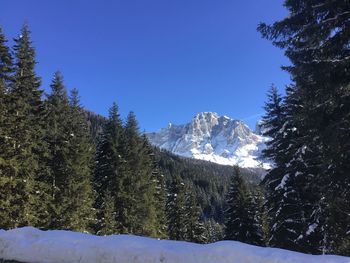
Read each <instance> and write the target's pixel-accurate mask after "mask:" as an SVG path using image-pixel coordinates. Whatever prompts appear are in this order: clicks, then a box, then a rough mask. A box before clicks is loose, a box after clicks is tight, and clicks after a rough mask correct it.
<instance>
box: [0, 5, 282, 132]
mask: <svg viewBox="0 0 350 263" xmlns="http://www.w3.org/2000/svg"><path fill="white" fill-rule="evenodd" d="M282 2H283V1H282V0H239V1H235V0H215V1H214V0H172V1H170V0H35V1H28V0H17V1H13V0H1V2H0V26H1V27H2V28H3V30H4V31H5V34H6V36H7V38H9V39H12V38H13V37H15V36H17V35H18V33H19V30H20V28H21V26H22V24H23V23H24V22H27V23H28V24H29V26H30V29H31V31H32V39H33V42H34V45H35V47H36V50H37V60H38V62H39V63H38V65H37V73H38V74H39V75H40V76H41V77H42V78H43V87H44V88H45V89H46V90H47V87H48V86H49V84H50V80H51V78H52V74H53V73H54V72H55V71H56V70H60V71H61V72H62V73H63V75H64V77H65V83H66V86H67V87H68V88H72V87H77V88H78V89H79V91H80V95H81V98H82V103H83V105H84V106H85V107H86V108H88V109H90V110H92V111H94V112H96V113H99V114H102V115H106V114H107V109H108V107H109V106H110V105H111V104H112V102H113V101H116V102H117V103H118V104H119V106H120V111H121V114H122V116H124V117H125V115H126V114H127V112H128V111H130V110H133V111H134V112H135V113H136V115H137V117H138V120H139V122H140V127H141V129H142V130H144V129H145V130H147V131H155V130H157V129H159V128H161V127H164V126H166V125H167V123H168V122H170V121H171V122H173V123H175V124H181V123H185V122H188V121H189V120H190V119H191V118H192V116H193V115H195V114H196V113H198V112H201V111H215V112H218V113H219V114H223V115H228V116H230V117H233V118H237V119H243V120H245V121H246V122H247V123H248V124H249V125H250V126H251V127H254V124H255V122H256V120H257V119H258V116H257V115H258V114H260V113H261V112H262V106H263V104H264V101H265V99H266V96H265V94H266V91H267V89H268V87H269V86H270V84H271V83H272V82H273V83H275V84H276V85H278V87H279V88H280V89H281V90H283V87H284V86H285V85H286V84H288V83H289V76H288V75H287V74H286V73H285V72H283V71H282V70H281V69H280V66H281V65H285V64H287V63H288V61H287V59H286V58H285V57H284V56H283V52H282V51H281V50H279V49H277V48H276V47H273V46H272V44H271V43H270V42H269V41H267V40H264V39H262V38H261V37H260V34H259V33H258V32H257V31H256V27H257V24H258V23H259V22H260V21H265V22H273V21H275V20H278V19H280V18H283V17H284V16H285V15H286V14H287V12H286V10H285V9H284V8H283V6H282Z"/></svg>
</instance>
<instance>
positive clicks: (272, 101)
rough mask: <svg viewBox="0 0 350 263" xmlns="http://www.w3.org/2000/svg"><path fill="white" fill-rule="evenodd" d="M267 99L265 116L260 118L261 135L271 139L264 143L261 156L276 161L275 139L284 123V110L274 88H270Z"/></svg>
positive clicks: (276, 141) (279, 96) (276, 140)
mask: <svg viewBox="0 0 350 263" xmlns="http://www.w3.org/2000/svg"><path fill="white" fill-rule="evenodd" d="M267 97H268V101H267V102H266V103H265V106H264V109H265V112H266V114H265V115H264V116H263V118H262V123H263V124H262V126H263V127H262V128H263V129H262V133H263V135H264V136H268V137H270V138H272V139H271V140H270V141H268V142H266V149H265V150H264V151H263V155H264V157H265V158H268V159H271V160H272V161H276V160H275V159H276V154H277V150H276V148H277V147H278V143H279V141H278V139H277V137H278V134H279V132H280V131H281V129H282V128H283V125H284V123H285V109H284V107H283V104H282V96H281V95H280V94H279V93H278V90H277V88H276V86H274V85H272V86H271V88H270V90H269V92H268V95H267Z"/></svg>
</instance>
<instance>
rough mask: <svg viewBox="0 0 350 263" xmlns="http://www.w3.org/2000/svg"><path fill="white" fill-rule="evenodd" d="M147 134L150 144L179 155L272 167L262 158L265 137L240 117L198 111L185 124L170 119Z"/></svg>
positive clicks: (251, 166)
mask: <svg viewBox="0 0 350 263" xmlns="http://www.w3.org/2000/svg"><path fill="white" fill-rule="evenodd" d="M147 136H148V138H149V140H150V142H151V144H153V145H155V146H157V147H159V148H161V149H165V150H168V151H170V152H172V153H174V154H177V155H180V156H184V157H189V158H195V159H200V160H205V161H211V162H215V163H218V164H223V165H239V166H241V167H245V168H264V169H269V168H270V167H271V164H270V163H269V162H267V161H264V160H263V159H261V151H262V150H263V149H264V148H265V143H266V141H268V138H266V137H264V136H261V135H258V134H256V133H254V132H253V131H252V130H251V129H250V128H249V127H248V126H247V125H246V124H245V123H244V122H242V121H240V120H235V119H232V118H230V117H228V116H219V115H218V114H217V113H214V112H202V113H199V114H197V115H196V116H195V117H194V118H193V119H192V121H191V122H190V123H187V124H184V125H174V124H172V123H170V124H169V125H168V127H167V128H163V129H161V130H160V131H158V132H153V133H148V134H147Z"/></svg>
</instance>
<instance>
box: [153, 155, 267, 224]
mask: <svg viewBox="0 0 350 263" xmlns="http://www.w3.org/2000/svg"><path fill="white" fill-rule="evenodd" d="M155 155H156V159H157V162H158V165H159V168H160V170H161V172H162V173H163V174H164V175H165V178H166V181H167V183H168V184H169V183H170V181H171V179H172V178H174V177H175V176H176V175H180V176H181V177H182V178H183V180H184V181H185V183H186V185H189V186H191V188H192V189H193V190H194V191H195V193H196V197H197V201H198V204H199V205H200V207H201V209H202V211H203V215H204V216H205V217H206V218H214V219H215V220H216V221H218V222H220V223H223V220H224V218H223V211H224V207H225V198H226V193H227V191H228V188H229V185H230V177H231V176H232V174H233V169H232V166H227V165H219V164H216V163H212V162H208V161H202V160H196V159H191V158H186V157H181V156H178V155H175V154H172V153H170V152H168V151H165V150H159V149H155ZM264 173H265V171H264V170H263V169H261V168H260V169H259V168H242V169H241V174H242V176H243V177H244V178H245V179H246V180H247V182H249V183H250V185H252V186H256V185H257V184H258V183H259V182H260V180H261V177H262V175H263V174H264Z"/></svg>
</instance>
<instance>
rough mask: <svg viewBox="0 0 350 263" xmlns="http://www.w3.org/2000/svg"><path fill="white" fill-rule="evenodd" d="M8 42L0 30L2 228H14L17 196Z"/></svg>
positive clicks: (0, 195) (10, 62) (0, 196)
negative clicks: (13, 154)
mask: <svg viewBox="0 0 350 263" xmlns="http://www.w3.org/2000/svg"><path fill="white" fill-rule="evenodd" d="M6 43H7V40H6V38H5V35H4V34H3V32H2V29H1V28H0V127H1V128H0V145H1V147H0V148H1V149H0V207H1V209H0V217H1V218H2V220H1V223H0V228H2V229H9V228H11V227H14V219H13V218H12V215H11V210H12V209H13V207H12V200H13V197H14V196H15V193H14V192H13V183H14V180H13V179H14V175H15V171H16V170H15V169H16V168H15V167H16V164H15V163H14V162H11V159H12V158H11V157H13V156H12V154H11V153H12V144H11V140H10V135H11V132H10V131H11V125H12V126H13V125H15V123H14V122H13V120H12V119H11V118H10V116H9V114H8V108H9V98H8V90H9V86H10V85H11V75H12V66H13V65H12V57H11V54H10V50H9V48H8V47H7V45H6ZM12 160H13V159H12Z"/></svg>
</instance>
